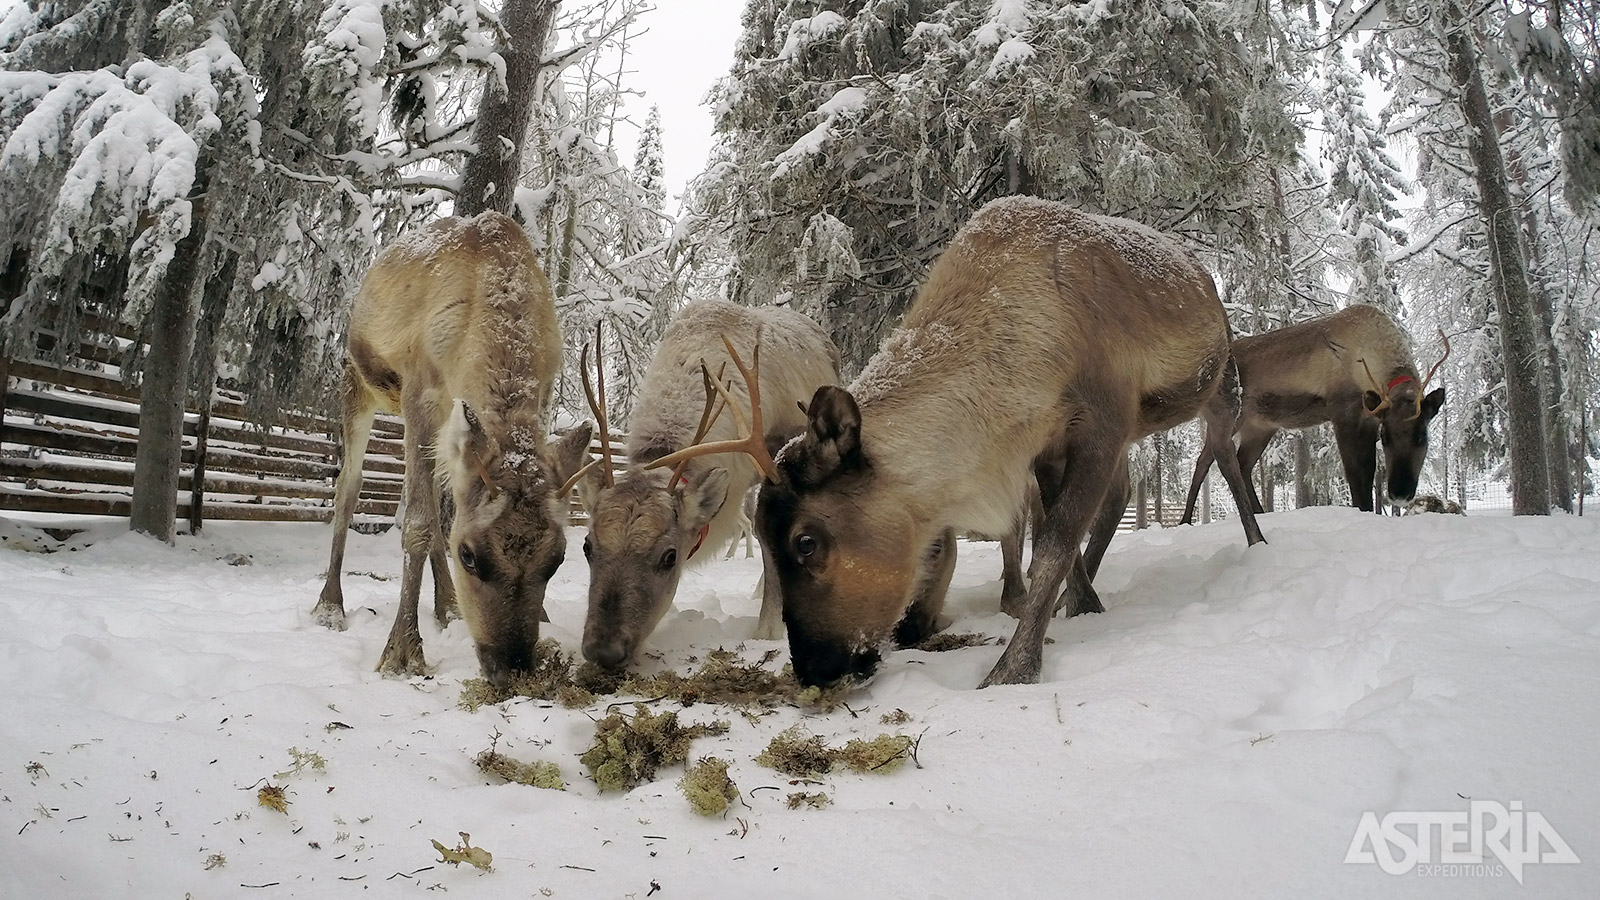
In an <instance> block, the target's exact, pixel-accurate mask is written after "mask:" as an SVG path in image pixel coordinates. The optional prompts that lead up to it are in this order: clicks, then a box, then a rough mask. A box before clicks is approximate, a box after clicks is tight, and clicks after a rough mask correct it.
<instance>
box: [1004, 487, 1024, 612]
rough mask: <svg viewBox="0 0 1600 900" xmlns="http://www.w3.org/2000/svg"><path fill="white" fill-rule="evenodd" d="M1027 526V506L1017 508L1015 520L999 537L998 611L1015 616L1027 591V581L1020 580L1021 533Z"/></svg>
mask: <svg viewBox="0 0 1600 900" xmlns="http://www.w3.org/2000/svg"><path fill="white" fill-rule="evenodd" d="M1027 527H1028V507H1027V506H1023V507H1022V508H1021V509H1019V510H1017V520H1016V522H1014V523H1013V524H1012V526H1011V530H1010V531H1008V532H1006V533H1005V536H1004V537H1002V538H1000V559H1001V572H1000V580H1001V587H1000V611H1001V612H1003V613H1005V614H1006V615H1008V616H1016V615H1017V612H1018V606H1019V604H1021V603H1022V598H1023V596H1024V595H1025V594H1027V593H1028V585H1027V582H1025V581H1023V580H1022V535H1023V532H1024V531H1026V530H1027Z"/></svg>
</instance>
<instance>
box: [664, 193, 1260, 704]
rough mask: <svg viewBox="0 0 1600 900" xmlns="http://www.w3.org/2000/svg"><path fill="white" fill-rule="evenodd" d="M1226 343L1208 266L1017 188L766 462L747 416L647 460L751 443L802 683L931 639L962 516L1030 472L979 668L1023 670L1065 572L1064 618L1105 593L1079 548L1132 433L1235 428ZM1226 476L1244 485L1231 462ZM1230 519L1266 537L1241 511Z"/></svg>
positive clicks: (814, 402)
mask: <svg viewBox="0 0 1600 900" xmlns="http://www.w3.org/2000/svg"><path fill="white" fill-rule="evenodd" d="M1229 359H1230V358H1229V355H1228V323H1227V317H1226V315H1225V314H1224V312H1223V309H1222V304H1221V302H1220V301H1219V300H1218V299H1217V293H1216V289H1215V287H1214V285H1213V284H1212V281H1211V278H1210V276H1209V275H1207V274H1206V271H1205V270H1204V269H1203V268H1201V266H1200V264H1199V263H1198V262H1197V261H1196V260H1195V259H1194V258H1193V257H1192V256H1191V255H1190V254H1189V253H1187V252H1186V251H1185V250H1184V249H1183V248H1182V247H1181V246H1180V245H1178V244H1177V243H1176V242H1175V241H1173V240H1171V239H1170V238H1167V237H1165V236H1163V235H1161V234H1160V233H1158V232H1155V231H1152V230H1149V229H1147V228H1144V227H1143V226H1140V225H1138V224H1135V223H1133V222H1129V221H1125V220H1121V219H1111V218H1104V217H1101V216H1094V215H1090V214H1087V213H1082V212H1078V211H1075V210H1073V209H1072V208H1070V207H1068V206H1065V205H1063V204H1060V203H1052V202H1049V201H1044V200H1037V199H1033V198H1026V197H1009V198H1005V199H1002V200H997V201H994V202H992V203H990V204H988V205H986V206H985V207H984V208H982V209H981V210H979V211H978V213H977V214H976V215H975V216H973V218H972V220H971V221H970V222H969V223H967V225H966V226H965V227H963V228H962V229H961V231H960V232H958V233H957V234H956V236H955V238H954V239H953V240H952V241H951V243H950V245H949V246H948V247H947V248H946V249H945V250H944V252H943V253H942V254H941V255H940V256H939V258H938V260H937V261H936V262H935V263H934V265H933V269H932V271H931V272H930V273H929V275H928V280H927V282H926V283H925V284H924V285H923V286H922V289H921V290H920V291H919V292H918V294H917V298H916V300H915V301H914V303H913V304H912V306H911V308H910V310H909V311H907V313H906V316H905V319H904V321H903V322H902V323H901V325H900V327H899V328H898V329H897V330H896V332H895V333H894V334H893V335H891V336H890V338H889V339H888V340H887V342H886V343H885V344H884V346H883V348H882V349H880V350H879V351H878V353H877V354H876V355H875V356H874V357H873V358H872V360H871V361H870V362H868V364H867V367H866V369H865V370H864V371H863V372H862V373H861V375H860V377H859V378H857V379H856V380H855V382H854V383H853V384H852V385H851V386H850V388H849V389H848V390H847V389H844V388H840V387H833V386H824V387H821V388H819V389H818V390H817V392H816V393H815V394H814V395H813V396H812V399H811V402H810V404H809V405H808V407H807V422H806V431H805V433H804V434H802V435H800V436H798V437H796V438H795V439H794V440H791V441H790V442H789V443H788V444H786V445H785V446H784V447H783V448H782V449H781V450H780V451H779V453H778V454H777V457H776V459H774V458H773V457H771V456H767V455H766V453H765V451H766V448H765V446H764V443H763V441H762V440H761V438H760V433H761V428H762V424H763V423H762V422H761V420H760V418H759V416H757V415H755V414H754V413H753V414H752V420H753V423H752V427H751V428H750V430H749V432H750V433H749V434H747V435H745V436H744V437H743V439H741V440H736V441H725V442H717V443H712V444H707V445H703V446H700V447H694V448H690V449H688V450H685V451H683V452H681V453H679V454H673V455H671V456H669V457H666V458H663V459H662V460H659V461H658V462H660V463H663V464H667V463H669V462H674V461H676V460H677V459H684V458H691V457H693V456H695V455H698V454H702V453H720V452H726V451H730V450H740V451H743V452H745V453H748V454H750V455H752V456H755V457H757V458H758V460H759V464H760V466H761V468H762V471H763V473H764V474H765V476H766V479H767V481H766V483H765V484H763V485H762V487H761V497H760V501H759V503H758V505H757V511H756V529H757V532H756V533H757V536H758V537H759V539H760V541H761V547H762V553H763V554H764V556H765V558H766V560H767V566H768V569H767V571H768V577H769V580H770V579H771V578H772V577H773V576H774V575H775V576H776V578H777V580H778V582H779V584H780V586H781V594H782V602H783V618H784V623H785V624H786V625H787V626H788V632H789V648H790V655H791V657H792V660H793V664H794V671H795V675H796V676H797V677H798V678H799V680H800V681H801V682H802V683H804V684H807V685H829V684H833V683H835V682H838V681H840V680H842V679H845V678H851V677H853V678H864V677H868V676H870V675H871V674H872V673H873V672H874V671H875V669H876V667H877V665H878V662H879V661H880V659H881V654H882V652H883V648H884V646H885V645H886V644H888V643H889V642H890V641H891V640H892V641H894V642H896V643H898V644H899V645H900V646H906V645H909V644H914V643H916V642H918V641H920V640H922V639H923V638H925V637H926V636H927V635H928V634H929V633H931V632H932V631H933V630H934V628H935V622H936V620H937V617H938V615H939V613H940V611H941V608H942V606H943V603H944V596H945V593H946V590H947V589H948V587H949V583H950V576H951V573H952V571H953V569H954V566H955V553H956V546H955V534H956V531H957V530H973V531H979V532H985V533H990V534H995V533H1000V532H1004V531H1006V530H1007V529H1009V528H1011V526H1012V525H1013V522H1014V518H1015V513H1016V509H1017V506H1018V502H1017V501H1018V498H1021V497H1022V496H1023V490H1024V487H1025V485H1026V482H1027V480H1028V477H1029V470H1030V467H1031V468H1032V474H1033V477H1034V478H1036V479H1037V481H1038V485H1039V493H1040V498H1041V502H1042V504H1043V507H1044V512H1045V515H1044V521H1043V522H1041V523H1040V525H1039V527H1038V545H1037V546H1038V549H1037V554H1036V559H1035V563H1034V566H1033V569H1034V572H1033V575H1034V577H1033V579H1032V582H1031V583H1030V584H1029V585H1028V590H1027V594H1026V595H1025V597H1024V598H1023V599H1022V601H1021V603H1020V604H1018V605H1017V606H1016V608H1015V613H1016V614H1017V616H1018V617H1019V619H1020V621H1019V622H1018V625H1017V630H1016V633H1015V635H1014V636H1013V637H1012V639H1011V641H1010V642H1009V643H1008V644H1007V645H1006V648H1005V651H1004V652H1003V653H1002V654H1001V656H1000V659H999V661H998V662H997V663H996V664H995V667H994V669H993V670H992V671H991V672H990V673H989V675H988V677H987V678H985V679H984V682H983V684H984V685H991V684H1012V683H1026V682H1033V681H1036V680H1037V679H1038V678H1039V673H1040V667H1041V664H1042V661H1043V652H1044V639H1045V629H1046V626H1047V625H1048V624H1049V620H1050V617H1051V615H1052V612H1053V611H1054V608H1055V606H1056V605H1057V600H1058V596H1057V590H1058V589H1059V588H1061V587H1062V583H1063V581H1064V580H1065V581H1066V586H1065V590H1063V591H1062V593H1061V594H1060V597H1059V599H1060V603H1061V605H1062V606H1064V607H1065V608H1066V609H1067V610H1068V611H1069V612H1077V611H1080V610H1082V611H1098V610H1100V609H1102V607H1101V604H1100V600H1099V598H1098V596H1097V595H1096V594H1095V591H1094V588H1093V587H1092V586H1091V585H1090V583H1089V577H1088V573H1087V568H1086V564H1085V561H1084V559H1083V557H1082V556H1081V555H1080V552H1079V550H1078V545H1079V541H1080V540H1081V539H1082V538H1083V536H1084V534H1085V533H1086V532H1090V531H1091V530H1092V531H1093V532H1094V533H1095V534H1096V535H1098V534H1101V533H1102V532H1103V533H1104V534H1105V539H1106V540H1109V535H1110V533H1111V531H1112V530H1114V529H1115V527H1116V522H1117V520H1118V519H1119V518H1120V517H1121V514H1122V506H1123V503H1122V502H1118V499H1117V498H1116V497H1115V496H1112V495H1114V494H1121V495H1122V497H1123V498H1124V500H1125V497H1126V492H1127V488H1128V478H1127V449H1128V447H1129V446H1130V445H1131V444H1132V443H1133V442H1134V441H1137V440H1139V439H1141V438H1142V437H1144V436H1145V435H1148V434H1151V433H1154V432H1156V431H1160V430H1164V429H1167V428H1171V427H1172V426H1174V425H1176V424H1178V423H1180V422H1183V421H1186V420H1187V419H1189V418H1192V417H1193V416H1194V415H1195V414H1196V413H1197V412H1201V411H1204V413H1205V415H1206V416H1207V418H1208V420H1214V421H1215V424H1216V427H1217V428H1219V429H1229V430H1227V431H1224V432H1222V433H1223V434H1229V433H1231V428H1232V419H1231V415H1230V410H1229V409H1228V406H1227V404H1225V403H1223V404H1213V403H1211V402H1210V401H1211V400H1212V399H1213V398H1214V397H1215V396H1216V395H1217V393H1218V391H1219V389H1222V390H1223V391H1224V392H1227V390H1228V388H1229V387H1230V386H1231V382H1232V380H1233V378H1234V377H1235V373H1234V372H1233V368H1232V366H1231V364H1230V361H1229ZM734 362H735V364H736V365H740V366H741V368H742V363H741V361H740V360H739V359H738V358H735V360H734ZM752 368H754V369H756V370H759V366H753V367H752ZM1223 439H1225V438H1223ZM1228 462H1229V463H1230V464H1231V463H1234V460H1233V459H1232V457H1231V456H1230V457H1229V458H1228ZM1224 475H1225V476H1226V477H1227V478H1228V483H1229V484H1230V485H1231V486H1233V488H1234V490H1235V493H1236V495H1237V496H1240V497H1243V496H1244V493H1243V492H1244V485H1243V483H1242V478H1241V477H1240V474H1239V471H1238V467H1237V465H1236V464H1231V465H1229V466H1226V467H1224ZM1241 521H1242V522H1243V525H1244V528H1245V534H1246V536H1247V538H1248V540H1249V541H1250V543H1252V544H1253V543H1256V542H1258V541H1260V540H1262V537H1261V532H1260V529H1259V528H1257V527H1256V523H1255V518H1254V516H1251V515H1249V514H1248V513H1247V514H1245V515H1242V516H1241ZM1107 523H1109V528H1108V527H1107Z"/></svg>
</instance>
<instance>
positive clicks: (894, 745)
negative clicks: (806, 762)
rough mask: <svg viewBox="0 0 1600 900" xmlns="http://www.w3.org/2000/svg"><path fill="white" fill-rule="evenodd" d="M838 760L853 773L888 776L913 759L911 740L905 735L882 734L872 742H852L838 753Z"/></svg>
mask: <svg viewBox="0 0 1600 900" xmlns="http://www.w3.org/2000/svg"><path fill="white" fill-rule="evenodd" d="M837 758H838V760H839V762H841V763H843V764H844V765H846V766H848V767H850V769H851V770H852V771H856V772H881V773H883V774H885V775H887V774H888V773H890V772H893V771H894V770H895V769H898V768H900V767H901V766H903V765H905V762H906V760H908V759H910V758H911V738H908V737H906V736H905V735H903V734H880V735H878V736H877V737H875V738H873V739H872V740H870V741H863V740H860V739H856V740H852V741H850V742H849V743H847V744H845V745H844V749H843V750H840V751H838V757H837Z"/></svg>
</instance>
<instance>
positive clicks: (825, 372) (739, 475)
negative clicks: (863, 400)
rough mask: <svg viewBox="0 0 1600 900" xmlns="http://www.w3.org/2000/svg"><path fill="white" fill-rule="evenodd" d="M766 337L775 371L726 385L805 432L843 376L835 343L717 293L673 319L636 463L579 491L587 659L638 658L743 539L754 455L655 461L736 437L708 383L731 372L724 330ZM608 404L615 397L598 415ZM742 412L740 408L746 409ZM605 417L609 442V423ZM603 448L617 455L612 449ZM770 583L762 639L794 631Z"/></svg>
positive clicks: (592, 477)
mask: <svg viewBox="0 0 1600 900" xmlns="http://www.w3.org/2000/svg"><path fill="white" fill-rule="evenodd" d="M757 335H760V340H761V341H762V343H763V345H764V349H765V353H766V362H767V369H766V372H765V373H764V374H763V375H762V376H761V378H760V381H759V383H758V384H756V385H755V386H754V387H753V388H748V389H747V387H746V385H745V383H744V382H741V381H737V380H733V382H732V385H731V388H725V390H731V392H732V394H733V395H734V396H735V397H736V398H737V400H736V402H737V403H739V404H745V403H747V402H748V398H749V397H755V398H757V399H759V401H760V409H759V411H758V412H759V414H760V415H761V416H762V417H763V420H764V421H765V422H766V423H767V427H768V429H769V430H771V432H772V433H774V434H778V435H782V436H785V437H787V436H789V435H792V434H795V433H798V432H799V430H800V429H802V428H804V427H805V422H806V419H805V414H804V413H802V412H801V411H800V410H799V408H798V405H797V404H798V403H800V402H803V401H804V400H806V399H808V398H810V396H811V394H812V392H814V391H815V390H816V389H817V388H818V387H819V386H821V385H825V384H838V383H839V352H838V350H837V349H835V347H834V345H833V341H831V340H829V338H828V336H827V334H826V333H825V332H824V331H823V330H822V328H821V327H820V326H819V325H817V324H816V323H815V322H813V321H812V320H810V319H809V318H806V317H805V316H803V315H801V314H800V313H798V312H795V311H793V310H789V309H784V308H782V307H764V308H754V309H753V308H750V307H745V306H738V305H735V304H732V303H728V302H725V301H721V300H706V301H700V302H697V303H692V304H690V305H689V306H687V307H684V309H683V310H682V311H681V312H679V313H678V314H677V316H675V317H674V318H673V320H672V323H671V324H670V325H668V326H667V330H666V333H665V334H663V335H662V338H661V343H660V345H659V346H658V347H657V348H656V353H655V356H654V357H653V358H652V359H651V361H650V366H649V368H648V369H647V370H646V372H645V376H644V382H643V383H642V384H641V385H640V388H639V397H638V400H637V402H636V403H635V405H634V410H633V421H632V426H631V428H630V429H629V436H628V448H627V457H628V463H629V465H628V469H627V471H626V472H624V473H623V474H622V475H620V476H618V477H616V478H615V479H614V482H613V479H612V478H611V477H610V476H611V465H610V461H609V460H606V461H605V462H604V463H603V464H602V465H601V467H600V468H599V469H598V470H596V471H595V472H593V473H591V474H589V475H588V476H587V477H586V478H584V479H583V480H581V481H580V482H579V496H580V497H581V498H582V500H583V504H584V507H585V508H586V509H587V510H588V511H589V534H588V536H587V537H585V538H584V542H583V552H584V556H586V557H588V559H589V614H588V618H587V620H586V621H585V623H584V627H583V655H584V657H585V658H586V659H588V660H590V661H591V662H594V663H596V664H598V665H601V666H604V667H606V668H613V669H614V668H620V667H623V666H626V665H628V664H629V663H630V662H631V661H632V660H633V659H634V657H635V655H636V654H637V653H638V651H639V648H640V647H641V646H642V645H643V644H644V641H645V639H646V638H648V637H649V636H650V633H651V632H652V631H654V630H655V627H656V625H657V624H658V623H659V622H660V621H661V618H662V616H664V615H665V614H666V612H667V610H668V609H669V608H671V606H672V598H673V595H674V594H676V592H677V589H678V578H679V576H680V575H681V573H682V572H683V569H684V567H685V566H687V565H689V564H691V563H700V562H704V561H705V560H706V559H709V558H710V557H712V556H714V555H715V549H716V548H720V547H722V546H723V545H724V544H726V543H728V541H729V540H730V539H732V538H734V537H735V536H737V534H738V532H739V520H740V518H741V512H740V501H741V500H742V499H743V497H744V495H745V492H746V491H747V490H748V489H749V488H750V486H751V485H752V484H754V483H755V482H756V480H757V478H758V477H759V472H758V471H757V469H756V467H755V465H754V463H753V462H752V461H751V460H750V459H749V458H747V457H738V456H724V457H719V458H717V459H715V460H710V459H697V460H694V461H692V462H688V463H685V464H684V465H682V466H679V467H678V468H677V469H675V470H673V471H671V472H669V471H667V470H666V469H665V468H664V467H658V466H652V465H651V464H652V463H654V462H655V461H656V460H658V459H660V458H661V457H663V456H666V455H667V454H668V453H671V452H672V451H675V450H678V449H680V448H682V447H685V446H687V445H690V444H693V443H695V442H697V441H699V440H700V439H701V438H705V437H710V438H712V439H721V438H723V437H726V436H728V435H730V434H731V431H732V428H733V424H732V421H731V420H732V418H733V417H732V416H729V417H727V418H724V417H722V416H721V415H719V414H718V413H719V412H720V410H715V411H714V410H713V408H712V405H713V403H714V400H715V397H716V394H715V392H713V391H712V389H711V387H710V386H709V384H708V379H709V378H710V377H711V376H710V373H711V371H713V370H715V371H717V373H718V377H719V378H720V377H721V375H722V373H723V371H724V369H723V367H724V366H725V364H726V362H727V360H728V351H727V349H726V348H725V347H724V346H723V343H722V338H723V337H724V336H725V337H726V338H727V339H728V340H731V341H734V342H736V343H742V344H744V345H746V346H748V345H751V344H754V343H755V342H756V340H757ZM708 367H709V368H708ZM585 372H587V369H585ZM718 387H723V385H721V384H719V385H718ZM747 390H748V393H747ZM702 400H704V405H703V406H702ZM601 408H603V401H602V405H601V406H597V407H596V410H595V412H596V415H597V416H599V415H600V412H599V410H600V409H601ZM732 409H733V411H734V413H735V414H737V413H738V411H739V407H738V406H734V407H732ZM601 418H602V423H601V428H600V434H601V440H602V441H603V442H604V441H606V439H607V438H606V435H607V429H606V427H605V425H604V422H603V416H602V417H601ZM697 423H698V425H699V426H700V427H699V428H697V427H696V425H697ZM603 452H604V453H605V454H609V448H608V447H607V448H604V449H603ZM764 585H765V587H764V596H763V602H762V606H761V616H760V619H759V620H758V623H757V626H756V637H757V638H758V639H763V640H777V639H779V638H781V637H782V636H783V625H782V621H783V620H782V617H781V613H780V609H779V601H778V598H777V595H776V588H775V585H772V584H771V583H770V582H766V583H764Z"/></svg>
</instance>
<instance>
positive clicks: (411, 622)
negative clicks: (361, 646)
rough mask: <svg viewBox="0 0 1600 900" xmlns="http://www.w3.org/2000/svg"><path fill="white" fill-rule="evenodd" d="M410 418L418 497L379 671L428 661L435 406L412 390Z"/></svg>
mask: <svg viewBox="0 0 1600 900" xmlns="http://www.w3.org/2000/svg"><path fill="white" fill-rule="evenodd" d="M403 413H404V416H405V420H406V493H407V494H408V495H409V496H410V497H411V498H413V499H414V500H415V501H416V502H411V503H407V504H406V514H405V518H404V519H403V520H402V521H401V523H400V546H401V548H402V549H403V551H404V553H405V557H404V563H403V565H402V568H401V575H400V609H399V611H398V612H397V613H395V617H394V626H393V627H392V628H390V629H389V640H388V643H386V644H385V645H384V648H383V655H382V656H381V657H379V659H378V671H379V672H382V673H383V674H385V675H398V676H407V675H423V674H426V672H427V661H426V660H425V659H424V658H423V655H422V635H421V634H420V633H419V632H418V631H417V604H418V601H419V599H420V596H421V594H422V569H423V565H424V564H425V563H426V562H427V559H428V555H429V551H430V550H431V549H432V547H433V542H434V536H435V535H436V534H437V533H438V532H439V504H438V502H437V498H436V496H435V495H434V491H436V490H437V489H438V488H437V483H436V481H435V480H434V475H433V457H432V454H431V453H429V452H428V451H429V449H430V448H431V447H432V446H433V441H434V437H435V433H434V428H433V421H434V419H433V416H432V415H431V413H432V410H430V409H428V407H427V405H426V403H425V402H424V401H423V400H422V398H420V397H417V396H413V395H408V396H407V397H406V398H405V402H404V411H403Z"/></svg>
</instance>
